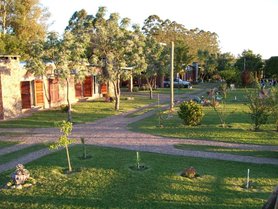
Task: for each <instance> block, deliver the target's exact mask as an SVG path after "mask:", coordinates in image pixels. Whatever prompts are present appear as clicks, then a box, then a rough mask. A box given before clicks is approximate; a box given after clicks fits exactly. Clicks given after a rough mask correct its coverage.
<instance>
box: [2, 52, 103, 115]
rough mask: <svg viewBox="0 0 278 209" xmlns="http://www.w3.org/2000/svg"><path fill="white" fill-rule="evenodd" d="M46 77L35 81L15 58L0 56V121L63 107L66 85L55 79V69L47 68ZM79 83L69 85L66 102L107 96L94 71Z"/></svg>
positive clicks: (35, 78) (17, 58)
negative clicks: (40, 109) (41, 110)
mask: <svg viewBox="0 0 278 209" xmlns="http://www.w3.org/2000/svg"><path fill="white" fill-rule="evenodd" d="M47 72H48V73H47V76H44V77H35V76H34V75H32V74H30V73H28V72H27V70H26V69H25V68H24V66H23V65H22V64H21V63H20V59H19V56H16V55H0V120H4V119H8V118H14V117H17V116H20V115H21V114H22V113H23V112H25V111H26V110H29V109H32V108H42V109H45V108H50V107H57V106H60V105H61V104H66V103H67V102H66V83H65V81H63V80H61V79H58V78H57V77H56V76H55V68H54V66H53V65H52V64H48V65H47ZM92 72H95V73H94V74H93V75H88V76H86V77H85V80H84V81H83V82H82V83H80V82H79V83H78V82H75V81H74V78H72V79H71V81H70V89H69V99H70V102H71V103H75V102H77V101H78V100H86V99H94V98H99V97H101V96H102V95H103V94H106V93H107V85H106V84H102V85H100V84H99V83H98V81H97V77H96V75H97V73H101V70H100V69H97V68H94V69H92Z"/></svg>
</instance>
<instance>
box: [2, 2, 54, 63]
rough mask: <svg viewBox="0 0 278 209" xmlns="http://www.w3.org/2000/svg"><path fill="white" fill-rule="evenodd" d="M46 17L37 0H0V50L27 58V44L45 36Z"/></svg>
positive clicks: (46, 12) (44, 10) (46, 13)
mask: <svg viewBox="0 0 278 209" xmlns="http://www.w3.org/2000/svg"><path fill="white" fill-rule="evenodd" d="M48 17H49V13H48V11H47V9H46V8H44V7H43V6H42V5H41V4H40V2H39V0H28V1H26V0H0V42H2V44H1V43H0V47H1V48H0V51H1V52H2V53H13V54H14V53H18V54H20V55H21V56H23V57H24V58H28V53H27V50H28V48H29V45H30V44H31V43H33V42H34V41H38V40H43V39H44V38H45V35H46V31H47V24H46V21H47V19H48ZM3 43H4V44H3Z"/></svg>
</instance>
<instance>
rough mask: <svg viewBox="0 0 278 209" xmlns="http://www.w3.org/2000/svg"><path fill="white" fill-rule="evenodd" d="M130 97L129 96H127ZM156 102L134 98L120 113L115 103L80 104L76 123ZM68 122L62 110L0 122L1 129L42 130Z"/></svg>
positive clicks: (76, 106) (124, 102) (75, 112)
mask: <svg viewBox="0 0 278 209" xmlns="http://www.w3.org/2000/svg"><path fill="white" fill-rule="evenodd" d="M126 95H128V94H126ZM152 102H154V101H153V100H150V99H148V98H146V97H141V96H134V100H121V103H120V108H121V109H120V111H115V110H114V103H113V102H112V103H110V102H104V99H100V100H96V101H88V102H79V103H77V104H74V105H73V106H72V108H73V112H72V118H73V122H74V123H85V122H92V121H95V120H97V119H100V118H104V117H108V116H112V115H115V114H119V113H122V112H126V111H129V110H132V109H135V108H139V107H142V106H144V105H147V104H150V103H152ZM62 120H67V113H63V112H62V111H61V110H60V108H56V109H53V110H45V111H39V112H36V113H33V114H32V116H29V117H25V118H19V119H14V120H7V121H1V122H0V128H41V127H55V124H56V123H57V122H60V121H62Z"/></svg>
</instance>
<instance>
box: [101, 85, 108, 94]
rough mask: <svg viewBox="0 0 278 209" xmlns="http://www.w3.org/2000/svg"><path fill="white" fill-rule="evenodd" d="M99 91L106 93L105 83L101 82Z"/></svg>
mask: <svg viewBox="0 0 278 209" xmlns="http://www.w3.org/2000/svg"><path fill="white" fill-rule="evenodd" d="M100 93H101V94H107V85H106V84H105V83H103V84H101V87H100Z"/></svg>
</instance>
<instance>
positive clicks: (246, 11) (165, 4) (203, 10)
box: [40, 0, 278, 59]
mask: <svg viewBox="0 0 278 209" xmlns="http://www.w3.org/2000/svg"><path fill="white" fill-rule="evenodd" d="M40 2H41V4H42V5H43V6H45V7H47V8H48V10H49V12H50V13H51V17H50V19H49V24H50V27H49V30H50V31H57V32H59V33H60V34H62V33H63V31H64V29H65V27H66V26H67V24H68V21H69V19H70V17H71V16H72V14H73V13H74V12H75V11H79V10H81V9H85V10H86V11H87V13H88V14H92V15H95V14H96V12H97V10H98V8H99V7H100V6H105V7H106V8H107V10H108V13H109V14H110V13H114V12H116V13H119V14H120V16H121V17H122V18H124V17H128V18H130V19H131V22H132V23H134V24H139V25H140V26H141V27H142V26H143V23H144V20H145V19H147V18H148V17H149V16H150V15H154V14H155V15H158V16H159V17H160V18H161V19H163V20H165V19H169V20H171V21H176V22H177V23H179V24H183V25H184V26H185V27H186V28H187V29H193V28H199V29H202V30H205V31H211V32H215V33H217V34H218V38H219V46H220V50H221V52H222V53H225V52H230V53H232V54H234V55H235V56H236V57H237V56H238V55H240V54H242V52H243V50H248V49H250V50H252V51H253V53H255V54H260V55H261V56H262V58H263V59H269V58H270V57H271V56H278V23H277V21H278V0H167V1H166V0H40Z"/></svg>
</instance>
